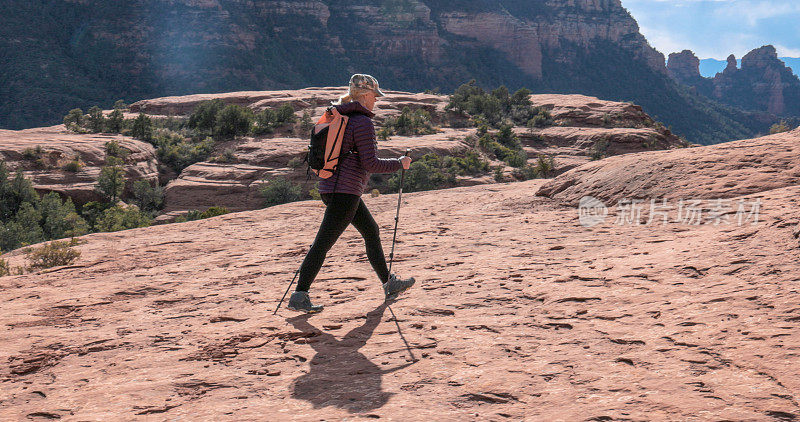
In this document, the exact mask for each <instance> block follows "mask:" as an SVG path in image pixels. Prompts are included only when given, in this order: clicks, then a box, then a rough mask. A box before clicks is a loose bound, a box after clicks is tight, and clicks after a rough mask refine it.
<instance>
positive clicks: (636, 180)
mask: <svg viewBox="0 0 800 422" xmlns="http://www.w3.org/2000/svg"><path fill="white" fill-rule="evenodd" d="M798 154H800V129H797V130H794V131H792V132H788V133H780V134H776V135H771V136H765V137H762V138H755V139H745V140H739V141H732V142H727V143H723V144H718V145H710V146H703V147H695V148H685V149H677V150H670V151H652V152H641V153H636V154H626V155H620V156H615V157H609V158H607V159H604V160H600V161H597V162H593V163H588V164H585V165H583V166H580V167H577V168H575V169H572V170H570V171H568V172H566V173H564V174H561V175H559V176H557V177H556V178H554V179H553V180H550V181H549V182H547V183H546V184H545V185H543V186H542V188H541V189H539V191H538V192H537V193H536V194H537V195H540V196H547V197H550V198H553V199H557V200H559V201H561V202H563V203H566V204H570V205H577V204H578V203H579V201H580V199H581V198H582V197H584V196H587V195H588V196H593V197H595V198H598V199H600V200H602V201H604V202H605V203H606V204H607V205H608V204H615V203H617V202H618V201H619V200H621V199H632V198H644V199H647V200H649V199H651V198H654V199H655V200H656V201H661V200H662V199H679V198H686V199H689V198H692V199H715V198H732V197H736V196H741V195H748V194H753V193H757V192H764V191H768V190H772V189H777V188H781V187H785V186H794V185H797V184H800V162H798V160H797V157H798Z"/></svg>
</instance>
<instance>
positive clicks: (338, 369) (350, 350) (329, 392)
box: [287, 302, 414, 413]
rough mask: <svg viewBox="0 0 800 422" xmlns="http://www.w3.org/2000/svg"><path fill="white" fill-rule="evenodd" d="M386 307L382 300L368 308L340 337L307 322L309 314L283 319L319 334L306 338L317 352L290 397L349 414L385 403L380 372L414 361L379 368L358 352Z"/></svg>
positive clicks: (386, 394) (394, 369)
mask: <svg viewBox="0 0 800 422" xmlns="http://www.w3.org/2000/svg"><path fill="white" fill-rule="evenodd" d="M387 306H388V303H386V302H384V303H383V304H382V305H381V306H379V307H377V308H375V309H374V310H372V311H370V312H369V313H368V314H367V315H366V321H365V322H364V325H362V326H360V327H356V328H354V329H352V330H351V331H350V332H349V333H347V334H345V336H344V337H342V339H341V340H337V339H336V337H334V336H333V335H332V334H330V333H326V332H324V331H321V330H319V329H318V328H316V327H314V326H313V325H311V324H310V323H309V322H308V318H309V315H300V316H297V317H294V318H289V319H287V321H288V322H289V323H290V324H292V325H293V326H294V327H295V328H296V329H298V330H300V331H303V332H306V333H308V332H314V333H319V335H317V336H314V337H311V338H310V339H309V340H310V341H309V344H310V345H311V347H313V348H314V351H316V352H317V354H316V355H314V357H313V358H312V359H311V361H310V362H309V367H310V370H309V372H308V373H307V374H305V375H302V376H300V377H299V378H297V379H296V380H295V382H294V386H293V391H292V397H293V398H297V399H302V400H306V401H308V402H310V403H312V404H313V405H314V408H320V407H325V406H336V407H338V408H341V409H346V410H347V411H349V412H351V413H356V412H364V411H369V410H373V409H377V408H380V407H382V406H383V405H385V404H386V402H388V401H389V398H390V397H391V396H392V394H393V393H388V392H385V391H383V389H382V388H381V381H382V380H381V378H382V376H383V374H388V373H391V372H394V371H396V370H398V369H402V368H405V367H407V366H409V365H411V364H413V363H414V362H409V363H406V364H403V365H400V366H399V367H396V368H390V369H381V368H380V367H378V366H377V365H375V364H374V363H372V362H370V360H369V359H367V357H366V356H364V355H363V354H361V353H360V352H359V351H358V349H360V348H361V347H362V346H364V345H365V344H366V343H367V340H369V338H370V337H372V333H373V332H374V331H375V328H376V327H377V326H378V324H380V322H381V318H382V317H383V312H384V311H385V310H386V307H387Z"/></svg>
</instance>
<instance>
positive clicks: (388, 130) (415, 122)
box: [379, 107, 436, 139]
mask: <svg viewBox="0 0 800 422" xmlns="http://www.w3.org/2000/svg"><path fill="white" fill-rule="evenodd" d="M379 133H380V137H381V138H382V139H388V138H389V136H391V135H400V136H412V135H428V134H431V133H436V129H435V128H434V127H433V124H432V123H431V116H430V113H428V112H427V111H425V110H423V109H415V110H411V109H410V108H409V107H403V110H402V111H401V112H400V115H399V116H397V117H389V118H387V119H386V120H385V121H384V122H383V127H382V128H381V130H380V131H379Z"/></svg>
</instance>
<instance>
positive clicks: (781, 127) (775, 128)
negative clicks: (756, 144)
mask: <svg viewBox="0 0 800 422" xmlns="http://www.w3.org/2000/svg"><path fill="white" fill-rule="evenodd" d="M790 130H792V128H791V127H790V126H789V124H788V123H787V122H786V120H781V121H780V122H778V123H775V124H774V125H772V126H770V128H769V134H770V135H774V134H776V133H783V132H788V131H790Z"/></svg>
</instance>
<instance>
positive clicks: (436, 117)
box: [130, 87, 685, 221]
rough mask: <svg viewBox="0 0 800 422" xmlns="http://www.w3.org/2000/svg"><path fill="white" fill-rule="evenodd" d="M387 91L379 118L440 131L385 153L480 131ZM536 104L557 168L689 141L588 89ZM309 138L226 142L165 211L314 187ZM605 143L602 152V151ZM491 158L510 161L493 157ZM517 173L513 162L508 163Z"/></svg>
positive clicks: (430, 103) (314, 94)
mask: <svg viewBox="0 0 800 422" xmlns="http://www.w3.org/2000/svg"><path fill="white" fill-rule="evenodd" d="M343 93H344V89H343V88H340V87H337V88H334V87H326V88H306V89H301V90H284V91H248V92H231V93H224V94H196V95H187V96H180V97H164V98H155V99H150V100H143V101H139V102H136V103H134V104H131V106H130V107H131V110H132V111H134V112H137V111H145V112H147V113H150V114H154V115H186V114H189V113H190V112H191V110H193V109H194V108H195V107H196V106H197V104H198V103H199V102H200V101H204V100H210V99H214V98H219V99H222V100H223V101H225V102H226V103H230V104H238V105H242V106H247V107H251V108H253V109H257V110H258V109H262V108H264V107H277V106H279V105H281V104H284V103H288V104H291V105H292V106H293V107H295V108H296V109H297V110H298V111H297V114H298V115H299V114H301V113H302V111H301V110H303V111H308V112H309V113H310V114H311V115H312V116H315V117H314V118H317V117H318V116H320V115H322V113H323V111H324V108H325V107H326V106H328V105H329V104H330V101H331V100H333V99H335V98H337V97H338V96H340V95H342V94H343ZM386 93H387V96H386V97H382V98H381V100H380V101H378V103H377V105H376V107H377V109H376V110H377V111H376V113H377V116H376V125H378V126H379V125H380V122H381V121H382V120H383V119H385V118H387V117H390V116H397V115H398V114H399V113H400V112H401V110H402V109H403V108H404V107H411V108H421V109H425V110H427V111H428V112H429V113H430V114H431V116H432V118H433V121H434V122H435V123H437V124H439V125H440V127H441V131H440V132H439V133H436V134H433V135H425V136H411V137H407V136H393V137H392V138H391V139H390V140H388V141H381V142H380V143H379V145H380V148H381V151H380V155H381V156H382V157H396V156H399V155H401V154H402V153H403V151H404V150H405V148H407V147H409V148H412V150H413V153H412V157H414V158H419V157H421V156H422V155H424V154H425V153H428V152H434V153H437V154H439V155H455V156H459V155H463V154H464V153H465V152H466V151H467V150H468V149H469V148H470V147H469V145H467V144H466V143H465V142H464V141H465V139H466V138H467V137H468V136H470V135H474V134H475V129H474V128H473V129H462V128H451V127H447V125H448V124H449V123H450V120H449V119H448V116H447V113H446V112H445V106H446V104H447V101H448V99H447V96H444V95H433V94H415V93H410V92H402V91H388V90H387V91H386ZM531 101H532V103H533V104H534V105H535V106H539V107H542V108H544V109H546V110H549V112H550V113H551V116H552V119H553V120H554V123H555V124H556V125H557V126H553V127H548V128H543V129H535V130H532V131H529V130H528V129H527V128H524V127H518V128H516V129H515V131H516V132H517V133H518V135H519V136H520V139H521V141H522V144H523V147H524V149H525V151H526V152H527V154H528V157H529V158H530V159H531V160H536V159H537V157H538V156H539V155H540V154H545V155H547V156H552V157H554V159H555V164H556V168H555V169H554V171H553V172H552V174H553V175H555V174H558V173H561V172H564V171H566V170H568V169H571V168H573V167H575V166H578V165H580V164H583V163H586V162H588V161H590V159H591V156H592V155H598V156H610V155H616V154H625V153H629V152H638V151H645V150H653V149H669V148H675V147H678V146H681V145H685V142H684V141H682V140H681V139H679V138H678V137H677V136H675V135H674V134H672V133H671V132H670V131H669V130H667V129H666V128H664V127H663V126H659V125H657V124H656V123H655V122H654V121H653V120H652V119H651V118H650V117H649V116H648V115H647V114H646V113H644V111H642V108H641V107H639V106H638V105H634V104H630V103H622V102H615V101H603V100H599V99H597V98H594V97H588V96H583V95H555V94H553V95H550V94H541V95H533V96H531ZM307 144H308V141H307V140H305V139H304V138H302V139H301V138H297V137H293V136H292V135H288V134H287V135H281V136H264V137H256V138H249V137H248V138H242V139H240V140H239V141H235V142H233V143H228V144H226V145H225V148H230V149H232V150H233V151H234V155H235V156H236V160H235V161H234V162H232V163H219V162H214V163H210V162H203V163H197V164H194V165H191V166H189V167H187V168H186V169H184V171H183V172H182V173H181V174H180V176H179V177H178V178H177V179H175V180H173V181H171V182H170V183H169V184H168V185H167V187H166V209H165V212H166V215H164V216H163V217H161V220H164V221H169V220H171V219H172V218H174V216H175V215H177V214H180V213H183V212H185V211H187V210H190V209H205V208H208V207H210V206H214V205H219V206H225V207H227V208H228V209H230V210H233V211H243V210H250V209H256V208H259V207H260V206H261V203H262V198H261V196H260V195H259V188H260V187H261V186H262V185H263V184H264V183H265V182H264V181H263V179H265V178H269V177H274V176H280V177H288V178H290V179H292V180H293V181H295V182H301V183H304V187H305V189H310V188H311V187H313V185H314V183H315V182H316V180H317V178H316V177H315V176H313V175H312V177H311V180H309V181H308V182H307V181H306V180H307V175H306V173H305V168H300V169H294V168H290V166H289V162H290V160H292V159H295V160H300V159H302V157H303V154H304V152H305V151H306V146H307ZM598 146H600V147H601V149H602V151H598V152H595V150H596V149H597V148H598ZM492 165H503V166H505V164H504V163H502V162H500V161H493V162H492ZM506 171H507V172H508V173H509V174H510V173H511V172H512V169H511V168H510V167H508V168H506ZM494 182H495V181H494V179H493V178H492V177H485V176H481V177H467V176H465V177H462V178H461V179H460V180H459V183H460V184H461V185H471V184H479V183H494Z"/></svg>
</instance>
